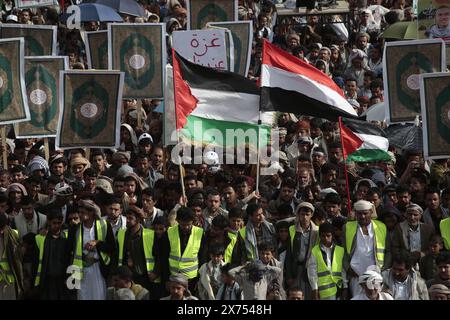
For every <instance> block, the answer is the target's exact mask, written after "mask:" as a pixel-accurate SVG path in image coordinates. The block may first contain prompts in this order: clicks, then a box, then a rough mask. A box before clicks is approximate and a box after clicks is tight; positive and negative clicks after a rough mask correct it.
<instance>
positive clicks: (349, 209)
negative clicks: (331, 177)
mask: <svg viewBox="0 0 450 320" xmlns="http://www.w3.org/2000/svg"><path fill="white" fill-rule="evenodd" d="M341 128H342V117H339V134H340V136H341V145H342V157H343V158H344V174H345V185H346V189H347V206H348V213H347V215H349V214H350V211H351V210H352V200H351V198H350V183H349V181H348V170H347V153H346V152H345V147H344V138H343V136H342V130H341Z"/></svg>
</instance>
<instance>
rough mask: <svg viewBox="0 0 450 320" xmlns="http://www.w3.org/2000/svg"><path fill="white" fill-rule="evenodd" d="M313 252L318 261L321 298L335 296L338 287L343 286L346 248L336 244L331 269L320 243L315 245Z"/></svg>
mask: <svg viewBox="0 0 450 320" xmlns="http://www.w3.org/2000/svg"><path fill="white" fill-rule="evenodd" d="M311 254H312V255H313V256H314V258H315V259H316V263H317V277H318V282H317V284H318V290H319V296H320V298H328V297H332V296H335V295H336V293H337V287H341V286H342V260H343V258H344V248H343V247H341V246H337V245H336V246H334V250H333V260H332V262H331V270H330V269H328V266H327V264H326V263H325V261H324V260H323V255H322V251H321V250H320V245H315V246H314V248H313V249H312V251H311Z"/></svg>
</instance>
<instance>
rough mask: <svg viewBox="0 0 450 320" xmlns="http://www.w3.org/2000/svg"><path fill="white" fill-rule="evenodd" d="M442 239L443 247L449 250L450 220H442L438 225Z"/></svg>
mask: <svg viewBox="0 0 450 320" xmlns="http://www.w3.org/2000/svg"><path fill="white" fill-rule="evenodd" d="M439 229H440V230H441V236H442V239H444V247H445V249H446V250H450V218H446V219H442V220H441V222H440V223H439Z"/></svg>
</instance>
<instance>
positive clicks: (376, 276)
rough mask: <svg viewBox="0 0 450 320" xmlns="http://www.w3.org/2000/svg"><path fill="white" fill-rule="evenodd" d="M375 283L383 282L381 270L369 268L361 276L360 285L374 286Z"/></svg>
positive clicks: (375, 267)
mask: <svg viewBox="0 0 450 320" xmlns="http://www.w3.org/2000/svg"><path fill="white" fill-rule="evenodd" d="M374 282H375V283H376V282H378V283H380V282H383V277H382V276H381V273H380V268H378V267H377V266H369V267H367V270H366V271H365V272H364V273H363V274H362V275H361V276H359V278H358V283H359V284H373V283H374ZM369 289H373V288H369Z"/></svg>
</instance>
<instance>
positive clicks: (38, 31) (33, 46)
mask: <svg viewBox="0 0 450 320" xmlns="http://www.w3.org/2000/svg"><path fill="white" fill-rule="evenodd" d="M56 32H57V27H56V26H42V25H28V24H2V25H0V35H1V38H2V39H6V38H18V37H23V38H24V39H25V56H52V55H56Z"/></svg>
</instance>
